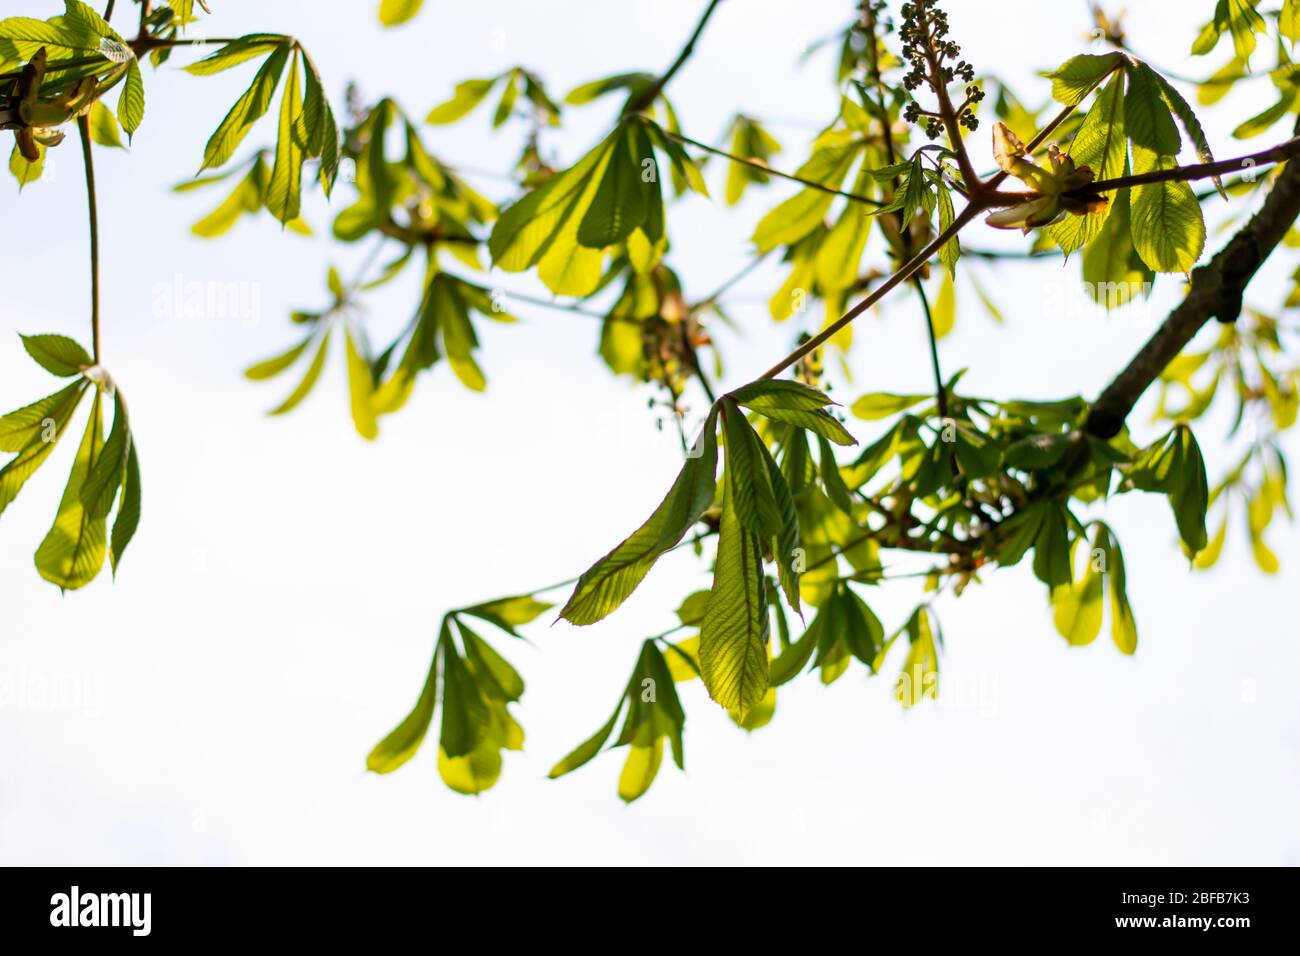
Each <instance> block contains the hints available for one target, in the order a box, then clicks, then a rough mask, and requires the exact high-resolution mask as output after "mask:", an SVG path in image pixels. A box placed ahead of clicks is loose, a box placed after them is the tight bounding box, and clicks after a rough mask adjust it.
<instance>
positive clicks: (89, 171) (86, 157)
mask: <svg viewBox="0 0 1300 956" xmlns="http://www.w3.org/2000/svg"><path fill="white" fill-rule="evenodd" d="M77 132H78V133H79V134H80V136H81V156H82V160H83V161H84V163H85V166H86V206H87V210H88V217H89V221H90V331H91V339H92V343H93V349H92V355H93V356H94V359H95V364H96V365H98V364H99V210H98V205H99V203H98V197H97V194H96V192H95V160H94V157H93V155H92V154H91V140H90V118H89V117H88V116H87V115H86V114H84V113H83V114H82V115H81V116H78V117H77Z"/></svg>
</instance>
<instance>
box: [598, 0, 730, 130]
mask: <svg viewBox="0 0 1300 956" xmlns="http://www.w3.org/2000/svg"><path fill="white" fill-rule="evenodd" d="M721 2H722V0H709V5H708V6H707V7H705V8H704V15H703V16H701V17H700V22H699V23H697V24H696V25H695V32H694V33H692V34H691V38H690V39H689V40H687V41H686V46H684V47H682V52H681V53H679V54H677V59H676V60H674V61H673V65H672V66H670V67H668V69H667V70H665V71H664V74H663V75H662V76H661V77H659V79H657V80H655V81H654V82H653V83H651V84H650V86H649V87H647V88H646V89H645V90H643V91H642V92H641V94H640V95H639V96H636V97H633V98H632V99H630V100H628V102H627V105H626V106H625V107H624V108H623V114H624V115H625V116H626V115H630V114H632V113H639V112H641V111H642V110H644V109H646V108H647V107H650V106H652V105H654V101H655V100H656V99H658V97H659V94H660V93H662V92H663V90H664V87H666V86H667V85H668V83H669V81H670V80H672V78H673V77H674V76H676V75H677V71H678V70H680V69H681V68H682V67H683V66H684V65H685V64H686V61H687V60H689V59H690V58H691V54H692V53H693V52H695V42H696V41H697V40H699V38H700V34H702V33H703V32H704V27H705V26H706V25H707V24H708V22H709V17H711V16H713V11H714V10H716V9H717V8H718V4H719V3H721Z"/></svg>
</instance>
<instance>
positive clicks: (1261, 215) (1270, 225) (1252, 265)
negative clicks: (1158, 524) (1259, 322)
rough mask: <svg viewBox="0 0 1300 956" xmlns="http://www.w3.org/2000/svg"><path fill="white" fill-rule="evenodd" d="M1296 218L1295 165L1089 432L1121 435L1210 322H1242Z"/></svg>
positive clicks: (1299, 211)
mask: <svg viewBox="0 0 1300 956" xmlns="http://www.w3.org/2000/svg"><path fill="white" fill-rule="evenodd" d="M1291 142H1292V143H1296V142H1298V141H1297V140H1292V141H1291ZM1284 145H1289V144H1284ZM1297 216H1300V163H1291V164H1288V165H1287V166H1286V167H1285V168H1284V169H1283V170H1282V173H1281V175H1280V176H1278V179H1277V182H1276V183H1275V184H1274V186H1273V188H1272V190H1270V192H1269V194H1268V196H1267V198H1265V200H1264V204H1263V205H1262V206H1261V207H1260V208H1259V211H1258V212H1256V213H1255V214H1254V215H1253V216H1251V218H1250V221H1249V222H1248V223H1247V224H1246V225H1245V226H1244V227H1242V229H1241V230H1240V231H1239V232H1238V233H1237V234H1236V235H1235V236H1233V237H1232V239H1231V240H1230V241H1229V242H1228V244H1227V245H1226V246H1224V247H1223V248H1222V249H1221V250H1220V251H1219V252H1218V253H1217V254H1216V255H1215V257H1214V258H1213V259H1211V260H1210V262H1209V263H1207V264H1206V265H1203V266H1198V267H1197V268H1196V269H1194V270H1192V288H1191V291H1190V292H1189V293H1188V294H1187V297H1186V298H1185V299H1183V301H1182V303H1181V304H1180V305H1179V306H1178V307H1177V308H1175V309H1174V311H1173V312H1171V313H1170V314H1169V317H1168V318H1167V319H1165V321H1164V324H1163V325H1161V326H1160V328H1159V329H1158V330H1157V331H1156V333H1155V335H1153V336H1151V338H1150V339H1149V340H1148V341H1147V343H1146V345H1144V346H1143V347H1142V349H1141V351H1139V352H1138V354H1137V355H1135V356H1134V357H1133V360H1132V361H1131V362H1129V364H1128V367H1127V368H1125V369H1124V371H1122V372H1120V374H1119V375H1118V376H1117V377H1116V378H1115V380H1114V381H1113V382H1111V384H1110V385H1109V386H1107V388H1106V390H1105V391H1103V392H1102V393H1101V396H1100V397H1099V398H1098V399H1097V401H1095V402H1093V404H1092V408H1091V409H1090V410H1089V412H1088V420H1087V424H1086V426H1085V428H1086V430H1087V431H1088V433H1089V434H1091V435H1095V436H1096V437H1098V438H1110V437H1112V436H1114V435H1116V434H1118V433H1119V430H1120V429H1121V428H1122V427H1123V426H1124V420H1125V419H1126V418H1127V417H1128V415H1129V413H1130V412H1131V411H1132V410H1133V406H1134V405H1135V404H1137V401H1138V399H1139V398H1141V397H1142V393H1143V392H1145V391H1146V390H1147V388H1148V387H1149V386H1150V385H1151V383H1152V382H1154V381H1155V380H1156V378H1157V377H1158V376H1159V375H1160V373H1161V372H1162V371H1164V369H1165V367H1166V366H1168V365H1169V363H1170V362H1172V361H1173V360H1174V359H1175V358H1177V356H1178V354H1179V353H1180V352H1181V351H1182V350H1183V349H1184V348H1185V347H1186V346H1187V344H1188V343H1189V342H1191V340H1192V339H1193V337H1195V335H1196V333H1197V332H1199V331H1200V330H1201V328H1202V326H1204V325H1205V323H1206V322H1208V321H1209V320H1210V319H1211V318H1218V319H1219V320H1220V321H1223V322H1231V321H1233V320H1234V319H1235V318H1236V317H1237V315H1238V313H1239V312H1240V311H1241V297H1242V293H1243V291H1244V290H1245V288H1246V285H1247V284H1248V283H1249V282H1250V280H1251V279H1252V278H1253V277H1254V275H1255V273H1256V272H1257V271H1258V270H1259V267H1260V266H1261V265H1263V263H1264V260H1265V259H1267V258H1268V256H1269V254H1270V253H1271V252H1272V251H1273V250H1274V249H1275V248H1276V247H1277V245H1278V243H1280V242H1281V241H1282V239H1283V237H1284V236H1285V235H1286V234H1287V231H1288V230H1289V229H1290V228H1291V225H1292V223H1294V222H1295V220H1296V217H1297Z"/></svg>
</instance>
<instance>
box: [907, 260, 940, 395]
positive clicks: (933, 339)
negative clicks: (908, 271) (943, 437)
mask: <svg viewBox="0 0 1300 956" xmlns="http://www.w3.org/2000/svg"><path fill="white" fill-rule="evenodd" d="M912 284H913V285H915V286H916V294H917V295H918V296H920V298H921V310H922V311H923V312H924V313H925V331H926V334H927V335H928V336H929V339H930V367H931V368H932V369H933V371H934V395H935V399H936V400H937V401H938V403H939V417H940V418H945V419H946V418H947V417H948V390H947V389H946V388H944V387H943V373H942V372H941V371H939V341H938V337H937V336H936V335H935V334H934V316H933V314H931V312H930V299H929V297H928V296H926V294H925V283H923V282H922V281H921V277H920V276H915V275H914V276H913V277H912Z"/></svg>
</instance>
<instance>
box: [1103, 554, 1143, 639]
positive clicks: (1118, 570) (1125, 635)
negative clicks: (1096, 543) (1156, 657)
mask: <svg viewBox="0 0 1300 956" xmlns="http://www.w3.org/2000/svg"><path fill="white" fill-rule="evenodd" d="M1106 583H1107V584H1108V585H1109V588H1110V635H1111V639H1112V640H1113V641H1114V642H1115V646H1116V647H1118V648H1119V649H1120V652H1121V653H1123V654H1132V653H1134V652H1135V651H1136V650H1137V640H1138V634H1137V623H1136V622H1135V621H1134V619H1133V608H1132V607H1131V606H1130V605H1129V602H1128V579H1127V575H1126V574H1125V570H1124V552H1122V551H1121V550H1120V547H1119V541H1118V539H1116V537H1115V535H1114V533H1113V532H1110V531H1109V530H1108V532H1107V542H1106Z"/></svg>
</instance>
